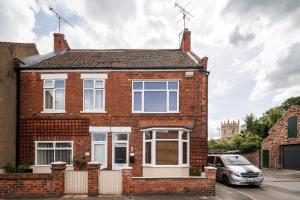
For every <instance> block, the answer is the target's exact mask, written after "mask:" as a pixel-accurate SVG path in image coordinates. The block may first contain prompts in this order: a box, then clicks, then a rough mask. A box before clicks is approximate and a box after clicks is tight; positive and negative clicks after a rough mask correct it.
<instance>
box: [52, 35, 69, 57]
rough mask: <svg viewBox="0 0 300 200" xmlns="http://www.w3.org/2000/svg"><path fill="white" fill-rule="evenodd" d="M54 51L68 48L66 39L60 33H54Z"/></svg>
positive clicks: (58, 51) (57, 51)
mask: <svg viewBox="0 0 300 200" xmlns="http://www.w3.org/2000/svg"><path fill="white" fill-rule="evenodd" d="M53 37H54V52H56V53H60V52H62V51H65V50H70V49H71V48H70V47H69V45H68V42H67V40H65V35H64V34H61V33H54V34H53Z"/></svg>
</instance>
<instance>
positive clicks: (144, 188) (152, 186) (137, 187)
mask: <svg viewBox="0 0 300 200" xmlns="http://www.w3.org/2000/svg"><path fill="white" fill-rule="evenodd" d="M204 171H205V176H201V177H174V178H145V177H132V170H130V169H126V170H123V194H146V193H197V194H199V195H203V196H213V195H215V189H216V168H214V167H205V169H204Z"/></svg>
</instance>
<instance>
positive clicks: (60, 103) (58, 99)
mask: <svg viewBox="0 0 300 200" xmlns="http://www.w3.org/2000/svg"><path fill="white" fill-rule="evenodd" d="M64 105H65V90H64V89H56V90H55V110H63V109H64Z"/></svg>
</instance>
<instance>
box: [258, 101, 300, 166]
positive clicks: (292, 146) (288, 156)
mask: <svg viewBox="0 0 300 200" xmlns="http://www.w3.org/2000/svg"><path fill="white" fill-rule="evenodd" d="M299 130H300V106H292V107H290V108H289V109H288V111H287V112H286V113H285V114H284V115H283V116H282V117H281V118H280V119H279V120H278V121H277V122H276V123H275V124H274V125H273V126H272V128H271V129H270V130H269V132H268V134H269V135H268V137H266V138H265V139H264V140H263V142H262V164H263V167H264V168H272V169H295V170H300V159H299V155H300V134H299Z"/></svg>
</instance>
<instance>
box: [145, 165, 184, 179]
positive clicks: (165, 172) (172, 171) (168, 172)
mask: <svg viewBox="0 0 300 200" xmlns="http://www.w3.org/2000/svg"><path fill="white" fill-rule="evenodd" d="M183 176H185V177H186V176H189V168H188V167H145V166H144V167H143V177H183Z"/></svg>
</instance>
